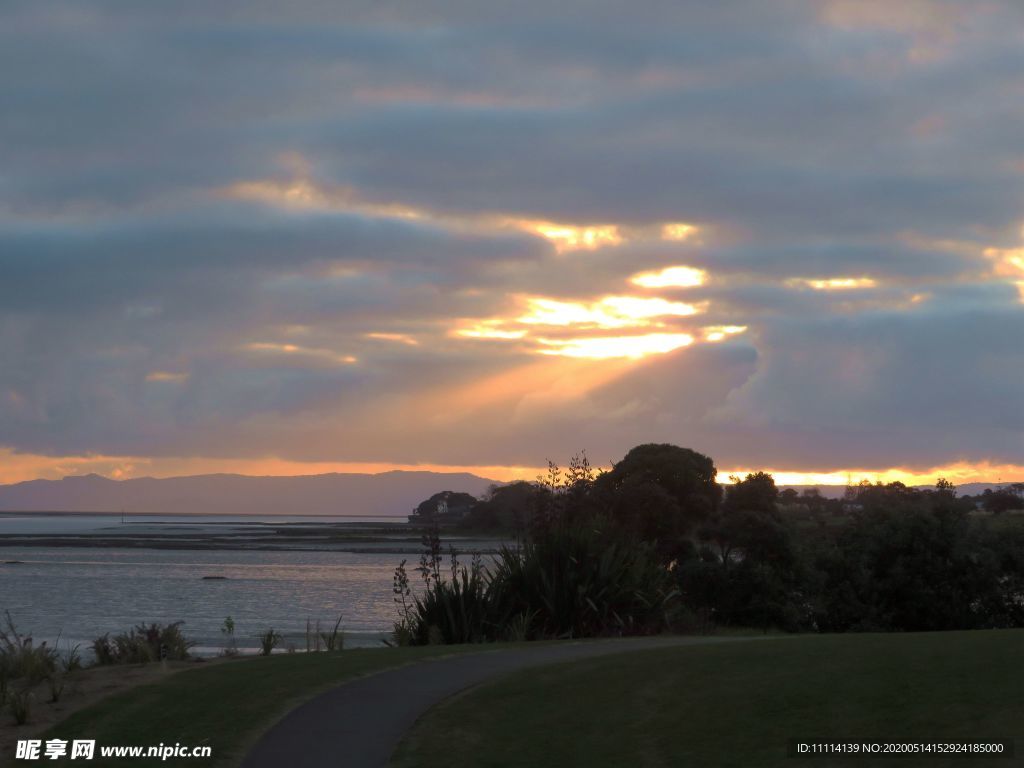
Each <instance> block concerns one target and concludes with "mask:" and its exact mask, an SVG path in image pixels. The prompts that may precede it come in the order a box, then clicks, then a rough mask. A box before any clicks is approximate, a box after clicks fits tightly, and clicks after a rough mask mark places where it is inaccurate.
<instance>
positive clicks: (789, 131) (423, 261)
mask: <svg viewBox="0 0 1024 768" xmlns="http://www.w3.org/2000/svg"><path fill="white" fill-rule="evenodd" d="M1022 73H1024V7H1022V6H1021V4H1020V3H1017V2H1012V1H1008V2H1005V3H1002V2H986V1H979V2H956V3H953V2H950V3H944V2H931V1H930V0H903V1H902V2H899V3H892V2H878V3H873V2H867V1H865V0H857V1H856V2H853V1H851V2H845V1H843V0H837V1H835V2H806V3H805V2H787V1H783V2H772V3H764V2H756V3H754V2H751V3H742V2H730V3H704V2H693V3H684V2H678V1H676V0H673V1H672V2H648V3H642V2H640V3H638V2H630V3H624V2H614V3H600V2H587V3H575V2H559V3H556V4H551V3H548V2H544V3H541V2H534V1H533V0H521V1H520V2H516V3H500V4H499V3H480V2H442V3H437V2H430V0H418V1H417V2H410V3H407V4H396V3H388V2H379V1H374V2H365V3H364V2H346V3H336V2H312V1H309V2H305V1H303V2H299V1H297V0H292V1H291V2H288V3H269V2H260V1H259V0H247V1H246V2H239V3H226V2H210V1H209V0H201V1H197V2H176V3H159V4H157V3H137V2H102V1H96V2H90V3H81V2H77V1H76V2H67V3H57V2H45V1H43V0H30V1H26V2H15V1H13V0H8V2H5V3H3V5H2V7H0V104H2V113H0V480H7V481H10V480H20V479H26V478H30V477H37V476H40V477H55V476H60V475H62V474H66V473H71V472H84V471H94V470H95V471H100V472H103V473H105V474H112V475H115V476H132V475H142V474H172V473H176V472H184V471H188V472H200V471H219V470H222V469H231V470H236V471H251V472H286V473H294V472H306V471H321V470H323V469H329V468H387V467H392V466H409V465H425V466H431V467H439V466H445V467H460V468H463V467H471V468H479V469H480V470H481V471H482V472H483V471H484V470H486V471H487V472H489V473H490V476H499V475H501V476H503V477H510V476H512V475H513V474H515V473H516V471H517V470H513V469H509V468H511V467H527V468H529V467H537V466H539V465H542V464H543V463H544V462H545V460H546V459H548V458H551V459H554V460H556V461H560V462H563V461H564V460H565V459H566V458H567V457H568V456H569V455H570V454H572V453H574V452H576V451H578V450H580V449H586V450H587V452H588V454H589V455H590V457H591V459H592V461H594V463H596V464H605V465H607V464H608V462H609V461H612V460H616V459H618V458H620V457H621V456H622V455H623V454H624V453H625V451H626V450H628V449H629V448H630V447H631V446H633V445H635V444H637V443H641V442H672V443H676V444H680V445H685V446H689V447H692V448H695V449H697V450H700V451H702V452H704V453H707V454H709V455H711V456H712V457H713V458H714V459H715V460H716V464H717V465H718V466H719V467H720V468H721V469H723V470H733V469H741V468H742V469H756V468H769V469H774V470H777V471H788V472H793V473H798V472H803V473H810V472H819V473H828V472H837V473H843V472H846V471H847V470H851V471H852V470H857V471H861V470H878V471H880V470H885V469H890V468H895V467H900V468H904V469H906V470H912V471H916V472H919V473H925V474H927V473H929V472H932V471H933V470H936V471H938V470H946V471H952V470H951V468H952V469H955V470H956V472H959V474H958V475H956V476H957V477H958V478H960V479H965V478H967V477H969V476H978V477H983V478H985V479H990V480H995V479H997V478H996V477H995V476H994V475H999V476H1000V477H1001V478H1002V479H1004V480H1007V479H1024V469H1022V465H1024V303H1022V301H1024V231H1022V225H1024V125H1022V117H1024V74H1022ZM519 471H520V472H525V471H526V470H519ZM1014 473H1017V475H1018V476H1017V477H1011V476H1012V475H1014ZM527 474H531V475H532V470H530V471H529V472H527ZM933 474H934V473H933Z"/></svg>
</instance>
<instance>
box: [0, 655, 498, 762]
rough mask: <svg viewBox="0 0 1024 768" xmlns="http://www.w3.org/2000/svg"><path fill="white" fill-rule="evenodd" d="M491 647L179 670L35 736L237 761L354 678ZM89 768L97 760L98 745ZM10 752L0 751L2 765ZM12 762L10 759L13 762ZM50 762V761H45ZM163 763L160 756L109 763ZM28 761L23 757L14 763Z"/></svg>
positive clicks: (288, 658) (281, 658)
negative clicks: (201, 752)
mask: <svg viewBox="0 0 1024 768" xmlns="http://www.w3.org/2000/svg"><path fill="white" fill-rule="evenodd" d="M493 647H495V646H482V645H471V646H458V647H453V646H447V647H445V646H434V647H423V648H380V649H363V650H356V649H353V650H348V651H341V652H338V653H310V654H305V653H303V654H281V655H274V656H270V657H262V658H248V659H238V660H235V661H226V662H222V663H220V664H216V665H210V666H208V667H203V666H199V667H197V668H196V669H190V670H187V671H183V672H179V673H177V674H174V675H171V676H169V677H167V678H164V679H163V680H161V681H160V682H157V683H152V684H148V685H142V686H139V687H138V688H133V689H131V690H129V691H125V692H123V693H119V694H115V695H113V696H110V697H108V698H106V699H104V700H103V701H100V702H98V703H97V704H95V705H93V706H91V707H88V708H86V709H83V710H81V711H80V712H77V713H75V714H73V715H71V716H70V717H69V718H68V719H67V720H64V721H63V722H61V723H58V724H57V725H55V726H54V727H53V728H51V729H50V730H49V731H47V732H46V733H44V734H43V735H42V736H39V737H36V738H41V739H44V740H45V739H50V738H54V739H67V740H69V741H70V740H72V739H95V740H96V743H97V747H98V746H99V745H106V746H116V745H146V746H148V745H151V744H152V745H156V744H160V743H163V744H171V745H173V744H174V743H175V742H178V743H180V744H182V745H186V746H199V745H207V744H208V745H210V746H211V747H212V748H213V758H212V759H210V760H206V759H202V760H195V759H193V760H177V761H168V762H169V763H171V764H173V763H178V764H183V763H185V762H190V763H192V764H196V765H199V764H201V765H202V766H204V768H205V767H208V766H231V765H237V764H238V763H239V762H240V760H241V758H242V757H243V756H244V755H245V752H246V751H247V750H248V748H249V747H250V746H251V745H252V743H254V742H255V740H256V739H257V738H258V737H259V736H260V734H262V733H263V732H264V731H265V730H266V729H267V728H268V727H270V725H272V724H273V723H274V722H276V721H277V720H279V719H280V718H281V717H283V716H284V715H285V714H287V712H289V711H290V710H291V709H292V708H294V707H295V706H296V705H298V704H300V703H302V702H303V701H305V700H306V699H309V698H310V697H312V696H313V695H314V694H316V693H319V692H320V691H322V690H324V689H327V688H330V687H332V686H334V685H337V684H338V683H340V682H343V681H345V680H349V679H351V678H354V677H358V676H360V675H365V674H369V673H372V672H377V671H380V670H383V669H387V668H391V667H397V666H401V665H403V664H407V663H410V662H414V661H420V660H424V659H429V658H434V657H438V656H445V655H448V654H451V653H465V652H473V651H483V650H489V649H491V648H493ZM96 755H97V757H96V759H95V760H93V761H91V762H89V763H88V764H89V765H103V764H104V763H103V761H102V760H100V759H99V751H98V748H97V752H96ZM8 758H9V756H7V755H3V756H0V762H3V760H6V759H8ZM12 762H13V761H12ZM46 762H49V761H46ZM128 763H130V764H131V765H133V766H145V765H167V764H168V763H161V762H160V761H159V760H145V759H132V760H125V759H121V760H115V761H111V763H110V764H117V765H126V764H128ZM16 764H18V765H22V764H24V765H28V763H27V762H19V763H16Z"/></svg>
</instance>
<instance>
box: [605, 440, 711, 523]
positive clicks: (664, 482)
mask: <svg viewBox="0 0 1024 768" xmlns="http://www.w3.org/2000/svg"><path fill="white" fill-rule="evenodd" d="M717 474H718V471H717V470H716V469H715V464H714V462H713V461H712V460H711V459H710V458H709V457H707V456H705V455H703V454H700V453H697V452H696V451H692V450H690V449H689V448H680V447H679V446H677V445H669V444H665V443H662V444H655V443H648V444H645V445H638V446H636V447H635V448H633V449H632V450H630V451H629V453H627V454H626V455H625V457H623V459H622V460H621V461H619V462H618V463H616V464H615V465H614V466H613V467H612V469H611V471H610V472H606V473H605V474H603V475H601V476H600V477H599V478H598V479H597V480H596V481H595V482H596V484H597V485H598V486H599V490H600V491H602V492H604V493H605V494H606V495H607V497H611V498H613V499H614V498H615V497H617V496H618V497H621V496H623V495H625V498H624V499H622V498H620V499H618V502H619V503H620V505H621V506H622V507H623V508H625V507H627V506H628V494H629V493H630V492H636V489H638V488H640V487H643V485H644V484H645V483H651V484H654V485H656V486H659V487H660V488H661V489H662V490H663V491H664V492H665V493H666V494H667V498H671V499H672V500H673V501H674V507H672V508H669V509H666V511H665V514H671V515H675V516H677V517H678V521H677V522H678V525H676V526H674V527H675V528H677V529H679V530H686V529H691V528H693V527H694V526H695V525H696V524H697V523H698V522H700V521H701V520H705V519H707V518H708V517H709V516H710V515H711V514H712V513H713V512H714V511H715V510H716V509H717V508H718V504H719V502H720V500H721V496H722V489H721V488H720V487H719V486H718V483H717V482H716V481H715V478H716V475H717ZM613 503H614V502H613Z"/></svg>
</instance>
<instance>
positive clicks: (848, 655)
mask: <svg viewBox="0 0 1024 768" xmlns="http://www.w3.org/2000/svg"><path fill="white" fill-rule="evenodd" d="M791 738H799V739H801V740H806V741H814V740H815V739H843V740H856V741H864V740H877V741H897V742H908V741H915V740H916V741H923V740H927V741H955V740H961V739H970V740H986V739H989V740H992V739H1013V740H1015V742H1016V749H1017V755H1018V757H1016V758H1015V759H991V758H989V759H977V758H953V759H950V758H936V757H931V758H924V759H917V758H903V759H896V760H892V759H885V758H883V759H872V758H867V759H864V758H857V759H849V758H847V759H836V758H832V759H822V758H807V759H795V758H791V757H787V741H788V740H789V739H791ZM876 764H877V765H883V766H890V767H891V766H900V765H903V766H908V767H909V766H924V765H927V766H939V765H949V766H960V767H961V768H965V767H966V766H970V765H985V766H992V768H996V767H997V766H1000V765H1024V630H1006V631H985V632H980V631H979V632H946V633H920V634H888V635H842V636H837V635H831V636H801V637H791V638H782V639H778V640H768V641H765V642H749V643H745V642H739V643H732V644H722V645H705V646H691V647H680V648H670V649H662V650H651V651H642V652H633V653H626V654H620V655H615V656H609V657H606V658H600V659H592V660H586V661H580V662H572V663H567V664H559V665H557V666H551V667H545V668H542V669H536V670H530V671H526V672H520V673H517V674H515V675H512V676H510V677H507V678H505V679H503V680H500V681H496V682H493V683H489V684H486V685H483V686H481V687H479V688H476V689H474V690H472V691H470V692H468V693H466V694H464V695H461V696H457V697H454V698H453V699H451V700H449V701H447V702H445V703H444V704H442V705H440V706H438V707H436V708H434V709H433V710H431V712H430V713H429V714H428V715H427V716H425V717H424V718H423V719H422V720H421V721H420V722H419V723H418V724H417V726H416V727H415V728H414V729H413V731H412V732H411V733H410V734H409V735H408V736H407V737H406V739H405V740H404V741H403V742H402V744H401V745H400V747H399V750H398V752H397V754H396V755H395V758H394V760H393V763H392V765H393V766H394V768H410V767H411V766H424V767H426V766H438V765H461V766H473V768H499V767H501V768H507V767H510V766H516V767H517V768H526V767H527V766H529V767H530V768H545V767H546V766H551V768H555V767H557V768H564V767H565V766H587V768H603V767H604V766H609V767H610V766H630V767H632V766H638V767H642V766H652V767H654V766H659V767H660V766H672V767H673V768H674V767H675V766H699V767H700V768H707V767H709V766H711V767H713V766H743V767H744V768H749V767H751V766H756V767H757V768H766V767H768V766H787V767H788V768H799V766H809V767H810V766H823V765H829V766H833V765H844V766H851V767H852V766H864V765H876Z"/></svg>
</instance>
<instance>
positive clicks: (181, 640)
mask: <svg viewBox="0 0 1024 768" xmlns="http://www.w3.org/2000/svg"><path fill="white" fill-rule="evenodd" d="M183 623H184V622H181V621H175V622H173V623H171V624H157V623H152V624H149V625H148V626H147V625H146V624H137V625H136V626H134V627H132V629H130V630H128V631H127V632H122V633H121V634H119V635H115V636H114V637H111V636H110V634H109V633H108V634H105V635H102V636H101V637H97V638H96V639H95V640H93V641H92V650H93V654H94V655H95V657H96V663H97V664H146V663H148V662H151V661H161V660H164V659H167V660H171V661H183V660H185V659H187V658H188V657H189V649H190V648H191V647H192V646H194V645H195V643H194V642H193V641H191V640H188V639H186V638H185V636H184V635H183V634H182V632H181V625H182V624H183Z"/></svg>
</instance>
